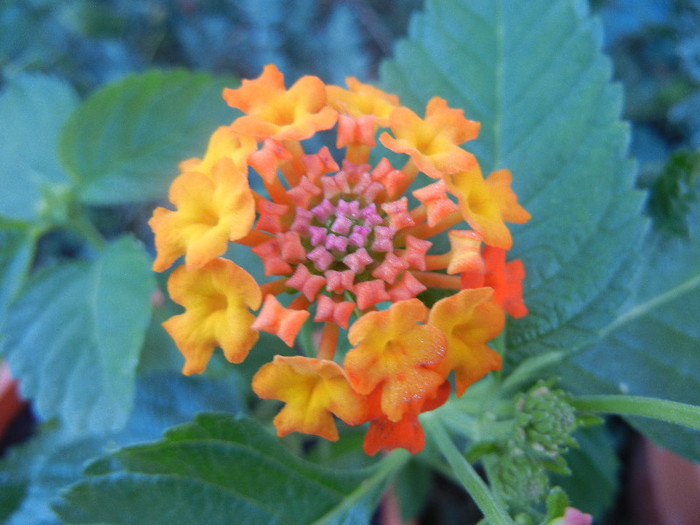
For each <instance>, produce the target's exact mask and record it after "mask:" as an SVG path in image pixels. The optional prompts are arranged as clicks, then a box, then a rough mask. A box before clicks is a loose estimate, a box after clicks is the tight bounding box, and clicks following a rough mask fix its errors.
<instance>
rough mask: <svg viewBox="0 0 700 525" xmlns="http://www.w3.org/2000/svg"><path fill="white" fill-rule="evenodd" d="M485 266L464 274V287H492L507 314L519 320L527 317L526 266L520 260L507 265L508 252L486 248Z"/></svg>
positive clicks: (495, 296) (484, 254) (490, 247)
mask: <svg viewBox="0 0 700 525" xmlns="http://www.w3.org/2000/svg"><path fill="white" fill-rule="evenodd" d="M482 257H483V261H484V266H483V268H481V270H480V271H478V272H476V271H475V272H466V273H463V274H462V287H463V288H467V287H473V286H470V285H472V284H478V285H479V286H490V287H491V288H493V290H494V294H493V298H494V300H495V301H496V302H497V303H498V304H500V305H501V307H503V309H504V310H505V311H506V313H507V314H510V315H511V316H513V317H515V318H518V317H523V316H525V315H527V307H526V306H525V304H524V303H523V279H524V278H525V266H523V263H522V261H521V260H520V259H516V260H515V261H510V262H508V263H506V251H505V250H504V249H502V248H494V247H493V246H484V249H483V253H482Z"/></svg>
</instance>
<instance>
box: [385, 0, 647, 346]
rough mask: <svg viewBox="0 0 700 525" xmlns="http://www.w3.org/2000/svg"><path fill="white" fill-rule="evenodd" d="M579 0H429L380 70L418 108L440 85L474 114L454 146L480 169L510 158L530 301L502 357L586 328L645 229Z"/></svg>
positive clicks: (579, 334) (608, 301)
mask: <svg viewBox="0 0 700 525" xmlns="http://www.w3.org/2000/svg"><path fill="white" fill-rule="evenodd" d="M582 4H583V3H582V2H577V3H575V2H573V1H572V0H430V1H428V2H427V8H426V12H425V13H424V14H422V15H420V16H417V17H415V18H414V19H413V23H412V24H411V29H410V33H409V34H410V37H409V39H408V40H407V41H404V42H401V43H400V44H399V45H398V46H397V49H396V59H395V60H394V61H392V62H388V63H385V64H384V65H383V68H382V70H381V71H382V80H383V84H384V86H385V87H386V88H387V89H388V90H389V91H391V92H395V93H397V94H399V96H400V98H401V100H402V102H403V103H407V104H409V105H410V106H412V107H414V109H416V110H417V111H418V112H419V113H420V114H422V112H423V110H424V109H423V108H424V105H425V103H426V102H427V101H428V100H429V98H430V97H432V96H433V95H439V96H442V97H444V98H445V99H447V101H448V103H449V104H450V106H452V107H457V108H463V109H464V110H465V115H466V116H467V117H468V118H471V119H474V120H478V121H480V122H481V126H482V127H481V133H480V136H479V138H478V139H477V140H475V141H472V142H469V143H467V144H466V148H467V149H469V150H471V151H473V152H474V153H475V155H476V156H477V158H478V159H479V161H480V163H481V165H482V168H483V169H484V171H485V172H486V173H488V171H490V170H495V169H501V168H508V169H510V170H511V171H512V173H513V177H514V182H513V186H514V189H515V191H516V193H517V194H518V196H519V200H520V202H521V203H522V204H523V205H524V207H525V208H526V209H527V210H528V211H529V212H530V213H531V214H532V220H531V221H530V222H529V223H528V224H526V225H524V226H513V227H512V228H511V231H513V233H514V239H515V244H514V248H513V250H512V255H511V257H520V258H522V259H523V261H524V263H525V267H526V270H527V278H526V280H525V302H526V304H527V306H528V308H529V310H530V315H528V316H526V317H524V318H523V319H520V320H517V321H514V322H512V323H510V324H509V326H508V330H507V336H508V344H509V347H510V349H509V354H508V355H509V357H511V358H521V357H523V356H525V355H533V354H537V353H540V352H543V351H545V350H546V349H547V348H557V349H559V348H567V349H575V348H579V347H582V346H583V345H585V344H586V343H588V342H590V341H591V340H593V339H594V338H595V337H596V330H597V329H598V328H599V327H600V326H602V325H603V324H604V323H606V322H607V320H608V319H609V318H610V317H611V316H613V315H614V314H615V312H616V311H617V309H618V307H619V306H620V304H621V302H622V301H623V300H624V299H625V297H626V296H627V295H628V292H627V291H626V286H627V284H628V282H629V280H630V278H631V275H632V274H633V272H632V271H631V269H632V267H633V261H634V259H633V258H632V255H631V254H632V252H633V251H634V250H635V248H636V247H637V244H638V241H639V239H640V235H641V232H642V230H643V228H644V221H643V219H641V218H640V214H639V208H640V207H641V202H640V201H641V195H638V194H635V193H633V192H632V190H631V188H632V185H633V179H634V172H635V166H634V163H633V162H632V161H630V160H628V159H627V158H626V157H625V155H626V148H627V142H628V135H629V132H628V128H627V126H626V125H625V124H623V123H622V122H620V121H619V117H620V110H621V106H622V94H621V90H620V88H619V86H616V85H613V84H611V83H610V76H611V67H610V63H609V60H608V59H607V58H605V57H604V56H603V54H602V53H601V50H600V47H601V43H600V26H599V24H598V23H597V22H596V21H594V20H593V19H591V18H590V17H589V16H588V14H587V13H586V12H584V10H583V9H582V8H581V7H580V6H581V5H582Z"/></svg>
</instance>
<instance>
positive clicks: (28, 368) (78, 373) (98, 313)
mask: <svg viewBox="0 0 700 525" xmlns="http://www.w3.org/2000/svg"><path fill="white" fill-rule="evenodd" d="M153 288H154V283H153V276H152V273H151V271H150V258H149V257H148V256H147V255H146V253H145V252H144V251H143V248H142V247H141V246H140V245H139V244H138V243H137V242H136V241H134V240H133V239H131V238H122V239H120V240H118V241H116V242H115V243H113V244H112V245H110V246H108V247H107V248H106V249H105V250H103V252H102V253H100V255H99V256H98V258H97V259H95V260H94V261H91V262H84V261H83V262H73V263H68V264H65V265H62V266H58V267H54V268H51V269H49V270H46V271H44V272H41V273H40V274H39V275H38V276H37V277H36V278H34V279H32V280H30V283H29V284H28V285H27V287H26V288H25V289H24V290H23V291H22V292H21V293H20V295H19V296H18V298H17V300H16V301H15V302H14V303H13V304H12V305H11V307H10V309H9V312H8V316H7V321H6V323H5V337H4V339H3V340H2V345H3V346H2V351H3V353H4V354H5V356H6V357H7V359H8V363H9V364H10V368H11V370H12V372H13V374H14V375H15V376H16V377H17V378H18V379H20V380H21V383H20V385H21V388H22V393H23V394H24V395H25V396H26V397H27V398H29V399H33V400H34V401H35V406H36V408H37V410H38V412H39V414H40V416H41V417H42V418H45V419H49V418H52V417H55V416H60V417H61V418H62V419H63V420H64V421H65V423H66V424H67V426H68V427H69V428H70V429H72V430H74V431H76V432H84V431H87V430H91V431H109V430H116V429H118V428H121V427H122V426H123V425H124V423H125V422H126V419H127V417H128V415H129V413H130V412H131V408H132V406H133V398H134V371H135V368H136V365H137V363H138V356H139V351H140V349H141V344H142V342H143V337H144V332H145V330H146V327H147V325H148V320H149V316H150V303H149V298H150V294H151V292H152V290H153Z"/></svg>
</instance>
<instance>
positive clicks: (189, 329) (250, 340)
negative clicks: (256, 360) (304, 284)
mask: <svg viewBox="0 0 700 525" xmlns="http://www.w3.org/2000/svg"><path fill="white" fill-rule="evenodd" d="M168 292H169V294H170V297H171V298H172V299H173V301H175V302H176V303H178V304H180V305H182V306H184V308H185V313H183V314H180V315H176V316H174V317H171V318H170V319H168V320H167V321H165V322H164V323H163V326H164V327H165V329H166V330H167V332H168V333H169V334H170V336H171V337H172V338H173V340H174V341H175V344H176V345H177V347H178V349H179V350H180V352H182V354H183V355H184V356H185V367H184V369H183V373H184V374H185V375H190V374H197V373H200V372H202V371H204V369H205V368H206V366H207V363H208V362H209V359H210V357H211V355H212V353H213V352H214V348H215V347H217V346H220V347H221V349H222V350H223V351H224V355H225V356H226V359H228V360H229V361H230V362H232V363H240V362H241V361H243V360H244V359H245V358H246V356H247V355H248V352H249V351H250V349H251V348H252V347H253V345H254V344H255V342H256V341H257V339H258V333H257V332H256V331H255V330H254V329H252V326H251V325H252V324H253V321H254V320H255V316H253V314H252V313H250V312H249V311H248V308H252V309H257V308H258V307H259V306H260V302H261V299H262V297H261V293H260V288H259V287H258V284H257V283H256V282H255V279H253V277H252V276H251V275H250V274H249V273H248V272H246V271H245V270H243V269H242V268H240V267H239V266H237V265H235V264H234V263H233V262H231V261H229V260H227V259H214V260H212V261H210V262H209V263H208V264H206V265H205V266H203V267H202V268H200V269H198V270H194V271H191V272H189V271H187V270H186V269H185V267H184V266H180V267H178V268H177V269H175V271H174V272H173V273H172V274H171V275H170V278H169V280H168Z"/></svg>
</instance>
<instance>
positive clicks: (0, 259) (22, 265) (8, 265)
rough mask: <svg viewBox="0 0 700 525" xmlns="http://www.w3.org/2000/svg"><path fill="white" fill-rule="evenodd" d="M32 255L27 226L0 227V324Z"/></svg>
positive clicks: (30, 239)
mask: <svg viewBox="0 0 700 525" xmlns="http://www.w3.org/2000/svg"><path fill="white" fill-rule="evenodd" d="M33 256H34V236H33V235H32V234H31V232H30V231H29V229H28V228H24V227H16V226H5V227H0V325H2V321H3V319H4V318H5V310H6V308H7V305H8V304H9V303H10V301H12V299H13V298H14V296H15V295H16V294H17V292H18V290H19V289H20V287H21V285H22V283H23V282H24V279H25V278H26V276H27V272H28V271H29V267H30V265H31V263H32V258H33ZM1 338H2V333H0V339H1Z"/></svg>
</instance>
